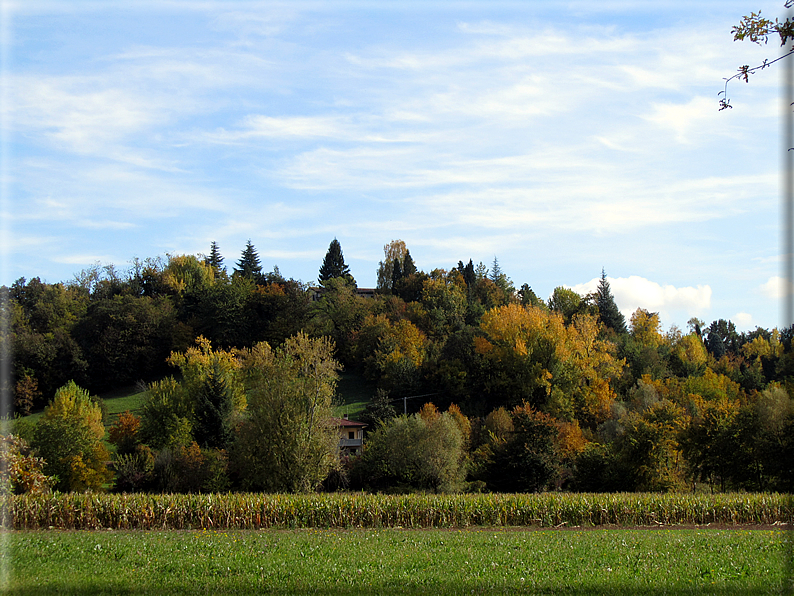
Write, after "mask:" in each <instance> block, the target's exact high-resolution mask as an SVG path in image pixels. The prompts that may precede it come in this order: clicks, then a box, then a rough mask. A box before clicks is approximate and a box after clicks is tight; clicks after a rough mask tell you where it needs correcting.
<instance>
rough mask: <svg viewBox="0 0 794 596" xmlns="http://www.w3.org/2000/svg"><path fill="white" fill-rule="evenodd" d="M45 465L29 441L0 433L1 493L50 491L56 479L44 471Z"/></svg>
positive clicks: (39, 492)
mask: <svg viewBox="0 0 794 596" xmlns="http://www.w3.org/2000/svg"><path fill="white" fill-rule="evenodd" d="M45 465H46V462H45V461H44V458H42V457H37V456H36V455H35V454H34V453H33V451H32V450H31V448H30V445H28V443H27V441H25V440H24V439H22V438H21V437H17V436H14V435H6V436H2V435H0V495H9V494H16V495H18V494H22V493H32V494H41V493H46V492H49V491H50V488H51V486H52V485H53V483H54V480H55V479H54V478H51V477H49V476H47V475H46V474H45V473H44V466H45Z"/></svg>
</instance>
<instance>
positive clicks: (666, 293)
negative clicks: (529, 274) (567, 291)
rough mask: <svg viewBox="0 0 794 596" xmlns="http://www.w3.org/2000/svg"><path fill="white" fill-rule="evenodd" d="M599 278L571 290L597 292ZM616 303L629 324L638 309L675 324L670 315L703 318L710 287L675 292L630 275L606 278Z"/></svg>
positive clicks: (666, 286)
mask: <svg viewBox="0 0 794 596" xmlns="http://www.w3.org/2000/svg"><path fill="white" fill-rule="evenodd" d="M599 281H600V278H594V279H591V280H590V281H588V282H586V283H583V284H578V285H575V286H570V287H571V289H572V290H574V291H575V292H577V293H579V294H583V295H584V294H588V293H590V292H594V291H596V289H597V288H598V284H599ZM607 281H608V282H609V287H610V289H611V291H612V295H613V296H614V297H615V303H616V304H617V305H618V308H619V309H620V311H621V312H622V313H623V315H624V316H625V317H626V320H627V321H628V319H629V317H631V314H632V313H633V312H634V311H635V310H637V309H638V308H643V309H645V310H648V311H651V312H658V313H659V314H660V317H661V319H662V322H663V323H664V322H665V321H671V320H678V318H677V317H676V318H671V315H672V313H679V312H683V313H686V315H687V317H694V316H698V317H701V316H704V315H705V314H706V313H707V312H708V311H709V309H710V308H711V294H712V292H711V287H710V286H708V285H699V286H697V287H682V288H676V287H675V286H673V285H670V284H665V285H662V284H658V283H656V282H654V281H650V280H648V279H645V278H644V277H639V276H637V275H631V276H629V277H618V278H610V277H607Z"/></svg>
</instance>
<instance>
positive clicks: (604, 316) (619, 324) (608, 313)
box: [596, 269, 628, 333]
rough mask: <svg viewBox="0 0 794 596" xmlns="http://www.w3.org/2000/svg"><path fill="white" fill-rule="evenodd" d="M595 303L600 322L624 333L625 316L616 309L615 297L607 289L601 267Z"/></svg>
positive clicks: (604, 274)
mask: <svg viewBox="0 0 794 596" xmlns="http://www.w3.org/2000/svg"><path fill="white" fill-rule="evenodd" d="M596 305H597V306H598V318H599V319H600V320H601V322H602V323H603V324H604V325H605V326H606V327H609V328H610V329H614V330H615V332H617V333H626V332H627V331H628V329H627V328H626V318H625V317H624V316H623V314H622V313H621V312H620V310H619V309H618V305H617V304H615V298H614V297H613V296H612V292H611V291H610V289H609V282H608V281H607V274H606V273H605V272H604V270H603V269H601V281H599V282H598V289H597V290H596Z"/></svg>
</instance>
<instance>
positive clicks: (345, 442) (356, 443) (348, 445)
mask: <svg viewBox="0 0 794 596" xmlns="http://www.w3.org/2000/svg"><path fill="white" fill-rule="evenodd" d="M363 445H364V441H363V440H362V439H339V448H340V449H360V448H361V447H362V446H363Z"/></svg>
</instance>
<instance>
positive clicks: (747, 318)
mask: <svg viewBox="0 0 794 596" xmlns="http://www.w3.org/2000/svg"><path fill="white" fill-rule="evenodd" d="M731 322H732V323H734V324H735V325H736V327H737V328H738V329H740V330H746V329H751V328H753V327H756V325H755V323H754V321H753V315H751V314H749V313H746V312H737V313H736V314H735V315H733V317H732V318H731Z"/></svg>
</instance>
